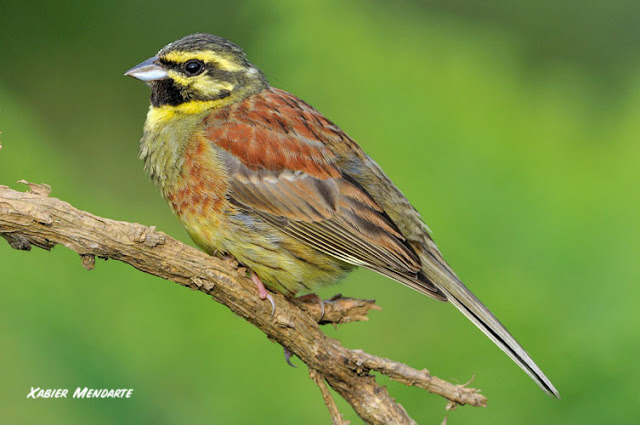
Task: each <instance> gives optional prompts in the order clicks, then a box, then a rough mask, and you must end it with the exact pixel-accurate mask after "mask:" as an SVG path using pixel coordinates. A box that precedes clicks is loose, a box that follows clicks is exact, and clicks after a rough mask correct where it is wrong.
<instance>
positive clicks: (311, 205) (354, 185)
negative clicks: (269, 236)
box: [205, 105, 446, 300]
mask: <svg viewBox="0 0 640 425" xmlns="http://www.w3.org/2000/svg"><path fill="white" fill-rule="evenodd" d="M252 107H253V108H257V107H260V105H258V106H256V105H253V106H252ZM265 111H266V112H267V117H269V116H271V119H272V120H275V119H276V118H275V117H274V116H272V113H273V111H274V108H265ZM227 112H229V111H227ZM231 113H235V114H236V115H234V116H233V119H226V120H220V119H215V120H214V119H213V118H210V119H208V120H207V122H208V123H209V126H207V127H206V129H205V136H206V137H207V138H208V139H209V140H210V141H211V142H212V143H214V144H215V145H216V146H217V147H219V148H221V149H220V150H219V151H221V152H222V153H221V159H222V160H223V161H224V163H225V165H226V169H227V171H228V177H229V182H230V189H229V193H228V196H229V199H230V201H231V202H232V203H234V204H235V205H236V206H238V207H239V208H242V209H244V210H246V211H250V212H251V213H253V214H255V215H257V216H259V217H260V218H262V219H263V220H264V221H266V222H268V223H270V224H272V225H273V226H275V227H277V228H278V229H280V230H281V231H283V232H284V233H286V234H288V235H290V236H292V237H294V238H296V239H298V240H299V241H301V242H303V243H305V244H308V245H309V246H311V247H313V248H315V249H317V250H319V251H321V252H324V253H326V254H329V255H331V256H333V257H335V258H338V259H340V260H343V261H345V262H347V263H350V264H354V265H357V266H362V267H366V268H369V269H371V270H373V271H376V272H378V273H381V274H383V275H386V276H388V277H391V278H392V279H395V280H397V281H399V282H401V283H403V284H405V285H408V286H410V287H411V288H413V289H416V290H418V291H420V292H422V293H425V294H427V295H429V296H431V297H434V298H437V299H441V300H444V299H446V298H445V297H444V296H443V294H442V292H440V291H439V290H438V289H437V288H436V287H435V286H434V285H433V284H432V283H431V282H430V281H429V280H428V279H427V278H426V276H425V275H424V273H423V272H422V264H421V262H420V259H419V257H418V256H417V255H416V253H415V252H414V250H413V249H412V247H411V246H410V245H409V243H408V242H407V240H406V238H405V237H404V236H403V234H402V233H401V231H400V230H399V229H398V227H397V226H396V225H395V224H394V222H393V221H392V220H391V219H390V218H389V216H388V215H387V214H386V213H385V211H384V209H383V208H382V207H380V205H379V204H378V203H377V202H376V201H375V200H374V199H373V198H372V197H371V195H370V194H369V193H368V192H367V191H366V190H365V189H364V188H363V187H362V186H361V185H360V184H359V183H358V182H357V181H356V180H354V179H353V178H351V177H350V176H349V175H348V174H346V173H344V172H343V171H342V170H340V169H339V167H338V166H337V165H336V160H337V158H336V156H335V155H334V153H333V152H332V151H330V150H329V149H328V148H327V147H326V146H325V145H324V144H323V143H321V142H320V141H318V140H313V139H312V138H309V137H306V135H305V134H303V130H300V127H301V126H302V128H305V129H306V127H304V124H303V121H302V118H300V116H299V115H296V116H295V117H293V118H292V117H290V116H282V115H281V116H279V117H278V119H279V120H281V124H282V125H283V126H284V127H281V126H280V125H278V124H276V123H275V122H271V123H268V125H266V124H262V123H263V122H264V119H265V117H264V116H263V114H258V115H259V117H257V116H256V114H254V115H253V116H252V115H251V111H240V113H238V111H237V110H231ZM214 114H215V113H214ZM217 117H218V118H219V115H217ZM223 118H226V117H224V116H223ZM229 118H230V117H229Z"/></svg>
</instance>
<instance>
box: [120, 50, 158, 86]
mask: <svg viewBox="0 0 640 425" xmlns="http://www.w3.org/2000/svg"><path fill="white" fill-rule="evenodd" d="M157 60H158V57H157V56H154V57H152V58H149V59H147V60H146V61H144V62H142V63H140V64H138V65H136V66H134V67H133V68H131V69H130V70H128V71H127V72H125V73H124V75H128V76H129V77H133V78H137V79H138V80H140V81H146V82H147V83H150V82H151V81H158V80H163V79H165V78H167V77H168V76H167V71H165V70H164V68H162V67H161V66H160V65H158V64H157V63H156V62H157Z"/></svg>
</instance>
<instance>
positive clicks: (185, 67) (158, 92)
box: [125, 34, 268, 113]
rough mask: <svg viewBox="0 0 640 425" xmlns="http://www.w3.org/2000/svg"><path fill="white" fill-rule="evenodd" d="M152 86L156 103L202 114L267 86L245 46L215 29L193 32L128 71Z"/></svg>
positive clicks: (164, 106) (153, 100)
mask: <svg viewBox="0 0 640 425" xmlns="http://www.w3.org/2000/svg"><path fill="white" fill-rule="evenodd" d="M125 75H128V76H130V77H133V78H137V79H138V80H141V81H145V82H147V83H148V84H149V85H150V86H151V105H152V107H154V108H172V109H179V110H180V111H181V112H186V113H197V112H200V111H203V110H207V109H211V108H218V107H223V106H226V105H228V104H231V103H234V102H237V101H239V100H241V99H244V98H245V97H247V96H249V95H251V94H253V93H257V92H259V91H261V90H262V89H264V88H266V87H267V86H268V83H267V80H266V79H265V77H264V75H263V74H262V72H261V71H260V70H259V69H258V68H256V67H255V66H253V65H252V64H251V62H249V61H248V60H247V58H246V56H245V54H244V52H243V51H242V49H241V48H240V47H238V46H237V45H235V44H233V43H232V42H230V41H228V40H225V39H224V38H222V37H218V36H215V35H210V34H192V35H188V36H186V37H184V38H182V39H180V40H178V41H175V42H173V43H171V44H168V45H167V46H165V47H164V48H162V50H160V51H159V52H158V54H157V56H154V57H152V58H149V59H148V60H146V61H144V62H142V63H141V64H139V65H136V66H134V67H133V68H131V69H130V70H129V71H127V72H126V73H125Z"/></svg>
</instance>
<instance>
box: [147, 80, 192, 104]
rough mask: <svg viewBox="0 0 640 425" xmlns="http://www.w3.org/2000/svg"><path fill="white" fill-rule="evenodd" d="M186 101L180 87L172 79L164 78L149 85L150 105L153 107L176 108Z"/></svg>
mask: <svg viewBox="0 0 640 425" xmlns="http://www.w3.org/2000/svg"><path fill="white" fill-rule="evenodd" d="M186 101H187V99H186V98H185V97H184V96H183V94H182V91H181V90H180V87H178V86H177V85H176V83H175V82H174V81H173V80H172V79H170V78H166V79H164V80H158V81H154V82H152V83H151V104H152V105H153V106H154V107H158V106H163V105H171V106H178V105H182V104H183V103H185V102H186Z"/></svg>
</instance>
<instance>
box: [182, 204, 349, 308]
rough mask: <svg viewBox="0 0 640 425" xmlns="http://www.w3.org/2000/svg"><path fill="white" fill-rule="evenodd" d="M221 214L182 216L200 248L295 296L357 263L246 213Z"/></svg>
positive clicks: (344, 272)
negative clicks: (235, 262) (226, 256)
mask: <svg viewBox="0 0 640 425" xmlns="http://www.w3.org/2000/svg"><path fill="white" fill-rule="evenodd" d="M232 211H233V210H229V211H228V212H227V214H225V215H223V216H218V217H203V216H195V215H188V214H187V215H183V216H181V219H182V220H183V223H184V225H185V228H186V229H187V232H188V233H189V235H190V236H191V238H192V239H193V240H194V242H195V243H196V244H198V246H200V247H201V248H202V249H203V250H204V251H206V252H208V253H209V254H211V255H215V254H217V253H228V254H230V255H232V256H233V257H234V258H236V259H237V260H238V261H239V262H240V263H241V264H243V265H245V266H247V267H249V268H250V269H251V270H253V271H255V272H256V273H257V274H258V276H260V279H261V280H262V281H263V282H264V284H265V285H266V286H268V287H270V288H271V289H274V290H277V291H279V292H282V293H284V294H286V295H289V296H293V295H295V294H296V293H298V292H299V291H310V290H314V289H316V288H318V287H320V286H325V285H330V284H333V283H335V282H336V281H337V280H339V279H340V278H342V277H344V276H345V275H346V274H347V272H349V271H350V270H352V269H353V266H352V265H350V264H347V263H345V262H343V261H340V260H338V259H336V258H334V257H331V256H329V255H326V254H324V253H322V252H320V251H317V250H315V249H314V248H311V247H310V246H308V245H306V244H304V243H302V242H300V241H298V240H296V239H294V238H292V237H291V236H289V235H287V234H285V233H283V232H282V231H280V230H279V229H277V228H276V227H274V226H272V225H271V224H269V223H265V222H263V221H262V220H260V219H259V218H257V217H253V216H251V215H250V214H247V213H245V212H241V211H237V210H235V211H233V212H232Z"/></svg>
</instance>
